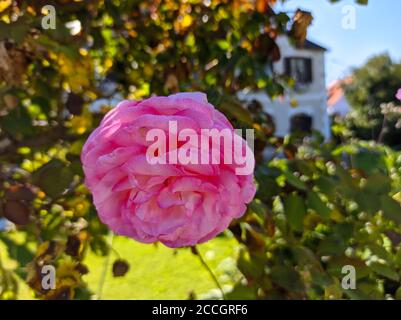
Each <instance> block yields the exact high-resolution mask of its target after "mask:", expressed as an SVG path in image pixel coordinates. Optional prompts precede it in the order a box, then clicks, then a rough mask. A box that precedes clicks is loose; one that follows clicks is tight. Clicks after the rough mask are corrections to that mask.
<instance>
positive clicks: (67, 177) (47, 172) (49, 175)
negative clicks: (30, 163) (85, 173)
mask: <svg viewBox="0 0 401 320" xmlns="http://www.w3.org/2000/svg"><path fill="white" fill-rule="evenodd" d="M73 177H74V174H73V172H72V170H71V169H70V167H68V166H66V164H65V163H64V162H63V161H61V160H58V159H53V160H50V161H49V162H48V163H46V164H45V165H43V166H42V167H40V168H39V169H38V170H36V171H35V172H34V173H33V174H32V180H33V183H34V184H35V185H37V186H38V187H40V188H41V189H42V190H43V191H44V192H45V193H46V194H47V195H49V196H50V197H52V198H57V197H58V196H59V195H61V194H62V193H63V192H64V191H65V190H66V189H67V188H68V186H69V185H70V184H71V182H72V180H73Z"/></svg>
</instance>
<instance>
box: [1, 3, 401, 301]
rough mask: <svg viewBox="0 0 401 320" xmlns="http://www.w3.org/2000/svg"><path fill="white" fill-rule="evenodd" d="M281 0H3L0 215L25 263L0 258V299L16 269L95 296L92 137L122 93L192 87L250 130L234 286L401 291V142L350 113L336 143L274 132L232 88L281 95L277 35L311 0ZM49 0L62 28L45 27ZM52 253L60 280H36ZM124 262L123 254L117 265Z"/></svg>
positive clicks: (61, 295)
mask: <svg viewBox="0 0 401 320" xmlns="http://www.w3.org/2000/svg"><path fill="white" fill-rule="evenodd" d="M275 2H276V1H275V0H255V1H250V0H233V1H228V0H227V1H224V0H204V1H199V0H191V1H187V2H179V1H172V0H163V1H162V0H153V1H147V2H142V1H136V0H131V1H124V2H122V1H117V0H110V1H107V0H106V1H103V0H91V1H74V2H71V1H66V0H58V1H33V0H32V1H29V0H28V1H1V2H0V159H1V162H0V197H1V198H0V199H1V204H0V208H1V213H0V215H2V216H4V217H6V218H7V219H8V220H9V221H11V222H13V223H14V224H15V227H14V228H15V230H14V231H11V232H1V233H0V241H1V242H3V243H4V244H6V247H7V249H8V251H9V252H8V256H10V258H11V259H12V260H13V261H14V262H15V263H16V265H17V267H16V268H14V269H12V270H10V269H8V268H6V267H5V266H4V265H3V264H2V261H1V260H0V298H3V299H14V298H17V297H18V281H17V280H16V279H17V278H22V279H25V281H26V282H27V283H28V285H29V286H30V287H31V288H32V289H33V291H34V293H35V296H36V297H38V298H43V299H88V298H89V297H91V295H92V294H93V293H92V292H90V291H89V289H88V286H87V284H86V283H85V282H84V281H83V275H85V274H87V273H88V272H91V270H90V269H88V267H87V266H86V265H85V263H84V262H85V261H84V258H85V255H86V254H87V253H88V251H91V252H93V253H95V254H97V255H100V256H106V255H108V254H109V252H110V250H112V248H111V246H110V244H109V241H107V236H108V233H109V232H108V230H107V228H106V227H105V226H104V225H102V224H101V223H100V221H99V220H98V218H97V214H96V210H95V208H94V206H93V204H92V200H91V196H90V194H89V193H88V191H87V190H86V188H85V187H84V186H83V173H82V168H81V163H80V159H79V155H80V151H81V148H82V145H83V143H84V141H85V139H86V138H87V136H88V135H89V134H90V132H91V131H92V130H93V129H94V128H95V127H96V126H97V125H98V123H99V121H100V120H101V118H102V117H103V115H104V114H105V113H106V112H107V111H108V110H109V109H110V108H111V107H112V106H113V105H115V103H116V102H117V101H120V100H121V99H123V98H129V99H141V98H143V97H147V96H149V95H150V94H159V95H164V94H169V93H173V92H177V91H194V90H199V91H204V92H206V93H207V94H208V98H209V100H210V101H211V102H212V103H213V104H214V105H216V106H217V107H218V108H219V109H220V110H221V111H223V112H224V113H225V114H226V115H227V117H229V118H230V120H231V121H233V123H234V124H235V126H236V127H237V128H241V127H250V126H251V127H253V128H254V129H255V130H256V142H255V152H256V154H255V155H256V158H257V160H258V165H257V168H256V180H257V183H258V193H257V196H256V198H255V199H254V201H253V202H252V203H251V204H250V206H249V208H248V211H247V213H246V215H245V216H244V217H243V218H242V219H241V220H239V221H236V222H234V223H233V225H232V226H231V227H230V230H231V232H232V233H233V235H234V236H235V238H236V239H237V241H238V243H239V246H240V247H241V252H240V255H239V257H238V261H237V265H238V268H239V270H240V271H241V273H242V275H243V277H241V279H239V280H238V283H237V285H236V286H235V287H234V289H233V290H232V291H231V292H228V293H226V295H227V298H232V299H236V298H243V299H245V298H256V299H295V298H299V299H333V298H350V299H358V298H378V299H381V298H389V297H392V298H400V295H401V289H399V287H400V275H401V273H400V268H401V246H400V243H401V230H400V222H401V207H400V200H401V190H400V179H401V169H400V166H401V158H400V154H398V153H396V152H395V151H393V150H391V149H389V148H387V147H384V146H382V145H379V144H369V143H365V142H358V141H356V140H355V141H354V140H350V139H348V137H347V134H346V133H347V130H346V128H345V127H343V126H341V125H337V127H336V128H335V130H336V135H337V136H338V137H339V140H341V141H344V140H346V141H345V142H343V143H342V144H340V145H339V144H335V143H326V144H324V143H323V141H322V139H321V138H320V137H319V136H318V135H317V136H315V137H312V138H310V139H302V138H301V137H287V138H285V139H280V138H276V137H274V125H273V124H272V121H271V118H270V117H269V116H268V115H267V114H265V113H264V112H263V111H262V110H261V106H260V104H258V103H257V102H256V101H253V102H251V103H248V104H245V103H243V102H241V101H239V100H238V99H237V98H236V93H237V92H238V91H240V90H244V89H248V90H261V91H264V92H266V94H268V95H269V96H270V97H272V98H275V97H279V96H281V95H283V94H284V91H285V88H287V87H289V86H290V85H291V83H293V81H291V79H288V78H286V77H284V76H281V75H275V74H273V72H272V69H271V67H270V66H271V62H273V61H276V60H278V59H279V58H280V50H279V48H278V46H277V45H276V43H275V39H276V37H277V36H278V35H280V34H283V33H286V32H287V30H289V31H290V33H289V34H290V36H291V37H292V40H293V41H294V42H300V41H302V40H303V39H305V35H306V28H307V27H308V25H309V24H310V22H311V15H310V13H308V12H304V11H301V10H299V11H297V12H296V14H295V15H294V17H293V18H291V17H289V16H288V15H287V13H285V12H275V11H273V10H272V7H271V6H272V5H274V4H275ZM359 2H366V1H359ZM46 4H52V5H54V6H55V8H56V13H57V20H56V23H57V27H56V29H54V30H53V29H42V28H41V20H42V18H43V15H42V12H41V10H42V7H43V6H44V5H46ZM379 98H380V96H379ZM302 140H305V141H304V142H303V143H301V141H302ZM266 146H270V147H274V148H275V154H274V157H273V158H272V159H271V160H270V161H268V162H265V161H264V160H263V156H262V152H263V150H264V149H265V147H266ZM16 233H17V234H18V235H19V236H20V238H21V237H22V239H23V240H22V241H20V240H18V241H17V240H16V239H15V237H14V235H15V234H16ZM193 252H194V254H199V252H198V251H197V250H193ZM0 258H1V256H0ZM172 263H173V262H172ZM45 264H52V265H54V266H55V268H56V271H57V280H56V289H55V290H44V289H43V288H42V286H41V280H42V277H43V275H42V274H41V267H42V266H43V265H45ZM344 265H353V266H355V268H356V269H357V279H358V280H357V289H356V290H343V289H342V287H341V285H340V284H341V279H342V277H343V274H341V269H342V267H343V266H344ZM129 269H130V266H129V264H128V263H127V261H126V260H125V259H123V258H120V257H119V258H118V259H117V260H116V261H114V262H113V268H112V271H113V274H114V276H117V277H120V276H124V275H125V274H126V273H127V272H129ZM188 289H189V290H190V289H191V288H188Z"/></svg>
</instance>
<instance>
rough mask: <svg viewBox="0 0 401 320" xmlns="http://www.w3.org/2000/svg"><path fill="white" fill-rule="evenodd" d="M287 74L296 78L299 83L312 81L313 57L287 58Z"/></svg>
mask: <svg viewBox="0 0 401 320" xmlns="http://www.w3.org/2000/svg"><path fill="white" fill-rule="evenodd" d="M285 74H286V75H287V76H290V77H292V78H294V80H295V81H296V82H297V83H298V84H308V83H311V82H312V59H310V58H294V57H291V58H285Z"/></svg>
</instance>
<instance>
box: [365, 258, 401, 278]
mask: <svg viewBox="0 0 401 320" xmlns="http://www.w3.org/2000/svg"><path fill="white" fill-rule="evenodd" d="M369 267H370V268H371V269H372V270H373V271H374V272H376V273H377V274H379V275H381V276H383V277H386V278H388V279H390V280H393V281H400V276H399V275H398V273H397V272H396V271H395V270H394V269H392V268H390V267H389V266H386V265H384V264H381V263H378V262H373V263H371V264H370V266H369Z"/></svg>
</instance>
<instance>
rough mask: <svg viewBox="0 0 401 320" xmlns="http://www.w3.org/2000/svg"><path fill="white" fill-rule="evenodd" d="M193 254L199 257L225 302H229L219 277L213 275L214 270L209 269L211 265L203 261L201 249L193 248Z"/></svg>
mask: <svg viewBox="0 0 401 320" xmlns="http://www.w3.org/2000/svg"><path fill="white" fill-rule="evenodd" d="M192 248H193V252H194V253H195V254H196V255H197V256H198V257H199V260H200V262H201V263H202V265H203V266H204V267H205V269H206V270H207V272H208V273H209V275H210V277H211V278H212V280H213V281H214V283H215V284H216V286H217V288H219V290H220V292H221V296H222V297H223V300H227V299H226V295H225V293H224V290H223V288H222V287H221V285H220V283H219V280H217V277H216V276H215V274H214V273H213V271H212V269H211V268H210V267H209V265H208V264H207V263H206V261H205V259H203V257H202V255H201V253H200V251H199V249H198V247H197V246H193V247H192Z"/></svg>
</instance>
